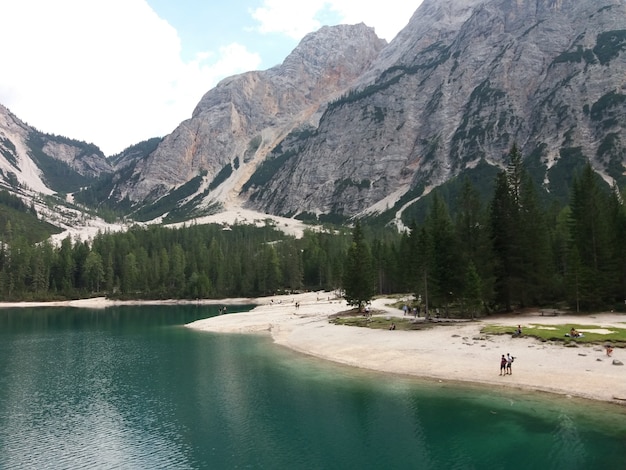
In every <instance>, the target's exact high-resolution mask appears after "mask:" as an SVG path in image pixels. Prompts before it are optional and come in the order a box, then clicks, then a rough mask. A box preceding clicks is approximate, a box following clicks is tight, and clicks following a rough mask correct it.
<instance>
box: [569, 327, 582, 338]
mask: <svg viewBox="0 0 626 470" xmlns="http://www.w3.org/2000/svg"><path fill="white" fill-rule="evenodd" d="M581 336H582V333H580V332H579V331H576V328H574V327H572V329H571V330H569V337H570V338H580V337H581Z"/></svg>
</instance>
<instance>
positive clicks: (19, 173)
mask: <svg viewBox="0 0 626 470" xmlns="http://www.w3.org/2000/svg"><path fill="white" fill-rule="evenodd" d="M111 172H113V167H112V166H111V164H110V163H109V161H108V160H107V159H106V157H105V156H104V154H103V153H102V152H101V151H100V149H99V148H98V147H96V146H95V145H93V144H87V143H85V142H79V141H76V140H72V139H69V138H66V137H61V136H55V135H50V134H45V133H42V132H39V131H38V130H36V129H34V128H32V127H30V126H28V125H27V124H25V123H24V122H22V121H21V120H20V119H18V118H17V117H16V116H15V115H13V113H11V112H10V111H9V110H8V109H7V108H5V107H4V106H2V105H0V173H1V174H0V186H3V187H5V188H6V189H14V188H16V187H18V186H19V187H21V188H23V189H29V190H32V191H34V192H35V193H42V194H53V193H55V192H71V191H74V190H76V189H78V188H79V186H80V184H81V183H87V182H89V181H93V180H94V179H96V178H98V177H100V176H102V175H103V174H106V173H111Z"/></svg>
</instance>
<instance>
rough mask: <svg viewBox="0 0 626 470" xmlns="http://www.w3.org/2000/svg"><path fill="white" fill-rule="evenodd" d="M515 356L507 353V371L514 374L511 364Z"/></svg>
mask: <svg viewBox="0 0 626 470" xmlns="http://www.w3.org/2000/svg"><path fill="white" fill-rule="evenodd" d="M513 359H514V358H513V356H511V355H510V354H509V353H507V355H506V373H507V374H509V375H513V372H512V371H511V366H512V365H513Z"/></svg>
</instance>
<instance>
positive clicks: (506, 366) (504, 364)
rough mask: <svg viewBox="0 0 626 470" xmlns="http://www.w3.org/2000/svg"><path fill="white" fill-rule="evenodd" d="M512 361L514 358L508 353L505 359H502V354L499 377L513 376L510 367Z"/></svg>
mask: <svg viewBox="0 0 626 470" xmlns="http://www.w3.org/2000/svg"><path fill="white" fill-rule="evenodd" d="M514 360H515V358H514V357H513V356H511V355H510V354H509V353H507V355H506V357H504V354H503V355H502V358H501V359H500V375H512V374H513V370H512V366H513V361H514Z"/></svg>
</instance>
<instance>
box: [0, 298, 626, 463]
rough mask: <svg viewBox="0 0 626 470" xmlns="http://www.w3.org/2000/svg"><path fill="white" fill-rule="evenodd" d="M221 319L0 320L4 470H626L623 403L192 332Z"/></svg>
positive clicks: (83, 313) (204, 311)
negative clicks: (346, 361) (452, 381)
mask: <svg viewBox="0 0 626 470" xmlns="http://www.w3.org/2000/svg"><path fill="white" fill-rule="evenodd" d="M236 308H237V307H234V306H232V307H229V311H230V312H234V311H235V310H236ZM215 314H217V307H206V306H143V307H116V308H109V309H106V310H86V309H70V308H67V309H60V308H46V309H15V310H0V468H2V469H13V468H28V469H31V468H33V469H40V468H53V469H54V468H72V469H75V468H89V469H92V468H103V469H112V468H123V469H135V468H137V469H156V468H168V469H170V468H173V469H177V468H180V469H200V468H210V469H231V468H265V469H352V468H359V469H368V468H372V469H387V468H397V469H403V468H407V469H409V468H411V469H518V468H519V469H522V468H523V469H530V468H542V469H590V468H624V461H625V457H626V450H625V444H626V408H624V407H620V406H612V405H607V404H600V403H595V402H588V401H582V400H581V401H579V400H573V399H567V398H563V397H554V396H551V395H543V394H532V393H522V392H513V391H506V390H497V389H491V390H490V389H487V388H482V387H465V386H463V387H460V386H453V385H449V384H444V383H438V382H429V381H421V380H416V379H411V378H404V377H397V376H392V375H385V374H375V373H369V372H365V371H361V370H357V369H351V368H347V367H343V366H338V365H335V364H331V363H327V362H323V361H319V360H316V359H313V358H309V357H306V356H303V355H299V354H296V353H294V352H292V351H289V350H286V349H283V348H280V347H277V346H275V345H273V344H272V343H271V341H270V340H269V339H268V338H267V337H263V336H244V335H241V336H240V335H218V334H211V333H206V332H198V331H193V330H190V329H188V328H184V327H182V325H183V324H185V323H188V322H190V321H194V320H196V319H199V318H205V317H209V316H212V315H215Z"/></svg>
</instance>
